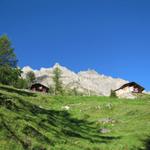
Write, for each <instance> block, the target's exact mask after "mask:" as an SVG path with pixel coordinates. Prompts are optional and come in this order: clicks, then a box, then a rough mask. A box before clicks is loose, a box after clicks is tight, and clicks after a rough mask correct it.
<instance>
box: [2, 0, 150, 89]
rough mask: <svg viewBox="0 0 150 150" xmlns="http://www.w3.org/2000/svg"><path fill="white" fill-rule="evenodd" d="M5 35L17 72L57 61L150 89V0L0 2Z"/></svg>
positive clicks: (70, 66)
mask: <svg viewBox="0 0 150 150" xmlns="http://www.w3.org/2000/svg"><path fill="white" fill-rule="evenodd" d="M3 33H6V34H7V35H8V36H9V38H10V39H11V41H12V43H13V46H14V47H15V53H16V54H17V57H18V59H19V66H21V67H23V66H25V65H30V66H31V67H32V68H34V69H39V68H40V67H50V66H52V65H53V64H54V63H55V62H59V63H60V64H62V65H64V66H66V67H68V68H70V69H72V70H74V71H76V72H77V71H80V70H87V69H88V68H90V69H95V70H97V71H98V72H99V73H102V74H106V75H110V76H113V77H120V78H124V79H127V80H130V81H136V82H137V83H140V84H141V85H143V86H144V87H146V89H147V90H150V69H149V67H150V1H149V0H0V34H3Z"/></svg>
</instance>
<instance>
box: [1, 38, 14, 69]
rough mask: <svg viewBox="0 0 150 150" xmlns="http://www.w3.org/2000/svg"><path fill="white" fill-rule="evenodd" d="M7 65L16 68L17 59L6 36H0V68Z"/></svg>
mask: <svg viewBox="0 0 150 150" xmlns="http://www.w3.org/2000/svg"><path fill="white" fill-rule="evenodd" d="M4 65H8V66H10V67H13V68H15V67H17V59H16V55H15V53H14V48H12V47H11V42H10V40H9V38H8V37H7V35H2V36H0V66H4Z"/></svg>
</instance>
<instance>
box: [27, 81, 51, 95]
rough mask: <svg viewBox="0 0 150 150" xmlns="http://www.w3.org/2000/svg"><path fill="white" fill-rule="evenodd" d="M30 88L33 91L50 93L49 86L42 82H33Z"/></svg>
mask: <svg viewBox="0 0 150 150" xmlns="http://www.w3.org/2000/svg"><path fill="white" fill-rule="evenodd" d="M30 90H32V91H37V92H43V93H48V91H49V88H48V87H47V86H45V85H43V84H41V83H35V84H32V86H31V87H30Z"/></svg>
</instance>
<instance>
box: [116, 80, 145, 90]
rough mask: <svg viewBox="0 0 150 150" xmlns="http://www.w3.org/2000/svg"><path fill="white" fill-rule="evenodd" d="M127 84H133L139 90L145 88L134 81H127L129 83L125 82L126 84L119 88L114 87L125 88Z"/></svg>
mask: <svg viewBox="0 0 150 150" xmlns="http://www.w3.org/2000/svg"><path fill="white" fill-rule="evenodd" d="M127 86H134V87H136V88H138V89H140V90H141V91H143V90H144V89H145V88H144V87H142V86H141V85H139V84H137V83H136V82H129V83H126V84H124V85H122V86H121V87H120V88H118V89H116V90H115V91H118V90H120V89H123V88H125V87H127Z"/></svg>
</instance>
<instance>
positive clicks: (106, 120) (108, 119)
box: [98, 118, 116, 124]
mask: <svg viewBox="0 0 150 150" xmlns="http://www.w3.org/2000/svg"><path fill="white" fill-rule="evenodd" d="M115 122H116V120H114V119H111V118H101V119H99V120H98V123H102V124H107V123H115Z"/></svg>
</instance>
